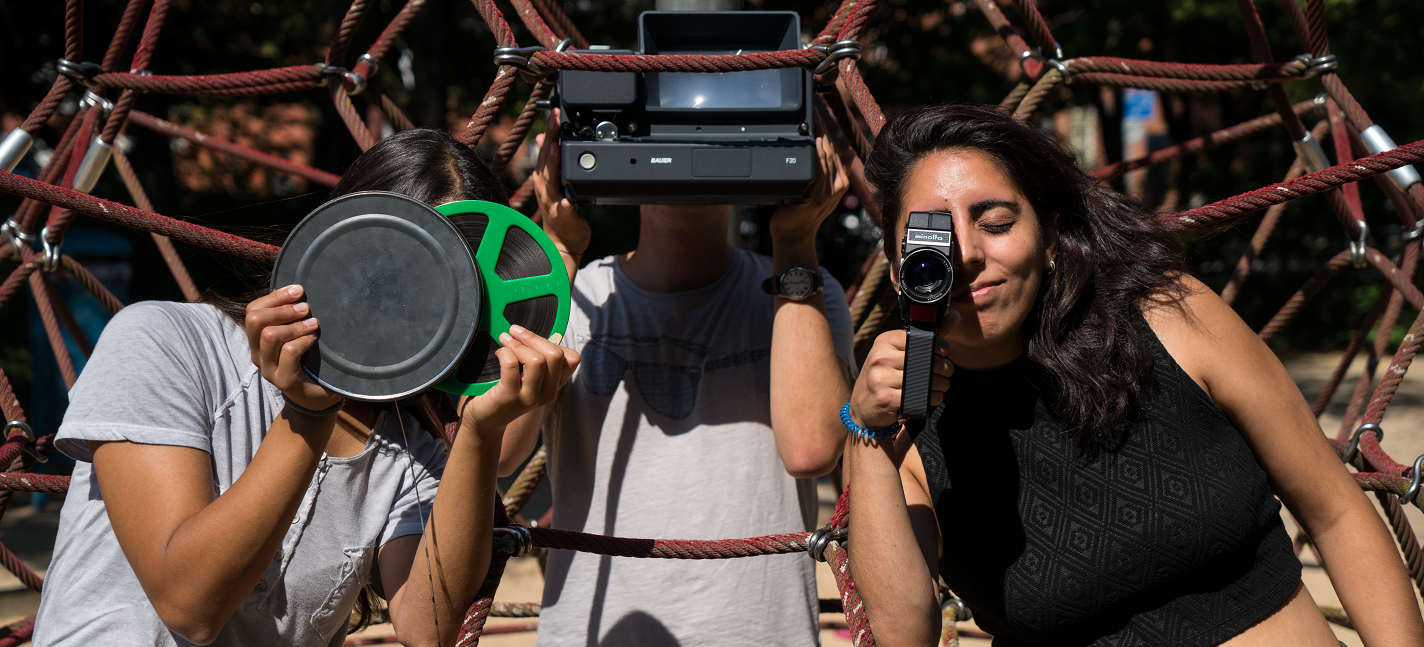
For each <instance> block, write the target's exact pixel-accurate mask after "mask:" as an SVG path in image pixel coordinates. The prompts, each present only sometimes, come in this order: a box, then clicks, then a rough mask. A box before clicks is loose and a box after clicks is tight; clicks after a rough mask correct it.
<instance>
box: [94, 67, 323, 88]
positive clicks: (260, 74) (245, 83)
mask: <svg viewBox="0 0 1424 647" xmlns="http://www.w3.org/2000/svg"><path fill="white" fill-rule="evenodd" d="M321 77H322V69H321V68H320V67H318V66H316V65H292V66H289V67H276V68H271V69H267V70H257V71H254V72H231V73H228V74H194V75H189V76H169V75H153V76H148V75H144V74H135V73H129V72H106V73H104V74H97V75H95V76H94V79H93V80H94V83H96V84H97V85H99V87H104V88H122V89H126V90H139V91H141V92H157V93H160V94H192V95H196V94H215V95H226V96H247V95H257V94H276V93H278V92H279V91H282V92H285V91H292V90H307V89H311V88H315V87H317V83H318V82H320V81H321Z"/></svg>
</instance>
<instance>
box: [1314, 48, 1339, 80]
mask: <svg viewBox="0 0 1424 647" xmlns="http://www.w3.org/2000/svg"><path fill="white" fill-rule="evenodd" d="M1306 65H1309V66H1310V67H1309V68H1307V69H1306V70H1305V78H1307V79H1308V78H1310V77H1312V76H1319V75H1321V74H1325V73H1326V72H1334V71H1335V70H1336V69H1338V68H1339V67H1340V61H1339V60H1337V59H1336V58H1335V55H1334V54H1326V55H1324V56H1316V57H1313V58H1311V59H1310V60H1309V61H1306Z"/></svg>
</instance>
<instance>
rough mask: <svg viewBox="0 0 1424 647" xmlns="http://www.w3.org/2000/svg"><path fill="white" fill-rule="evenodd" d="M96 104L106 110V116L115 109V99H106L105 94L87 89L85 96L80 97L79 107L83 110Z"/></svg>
mask: <svg viewBox="0 0 1424 647" xmlns="http://www.w3.org/2000/svg"><path fill="white" fill-rule="evenodd" d="M94 106H99V109H101V110H103V111H104V117H105V118H107V117H108V116H109V113H111V112H113V111H114V102H113V101H110V100H108V99H105V98H104V97H103V95H100V94H99V93H97V92H95V91H93V90H86V91H85V92H84V96H83V97H81V98H80V99H79V109H80V110H81V111H82V110H88V109H89V108H92V107H94Z"/></svg>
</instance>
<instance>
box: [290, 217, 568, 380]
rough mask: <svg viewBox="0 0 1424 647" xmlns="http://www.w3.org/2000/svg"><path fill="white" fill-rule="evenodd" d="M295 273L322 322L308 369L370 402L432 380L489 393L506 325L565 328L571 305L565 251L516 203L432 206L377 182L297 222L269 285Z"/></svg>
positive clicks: (548, 331)
mask: <svg viewBox="0 0 1424 647" xmlns="http://www.w3.org/2000/svg"><path fill="white" fill-rule="evenodd" d="M290 284H300V285H302V286H304V288H305V290H306V292H305V295H304V298H305V300H306V301H307V303H308V304H309V305H310V307H311V314H312V316H314V317H316V318H317V319H318V320H319V321H321V328H320V330H319V332H318V341H317V345H316V346H315V347H314V348H313V349H312V350H310V351H309V352H307V353H306V354H305V355H303V357H302V367H303V369H304V370H306V372H307V373H308V374H309V375H311V376H312V378H313V379H315V380H316V381H317V382H318V383H320V384H322V385H324V386H326V387H327V388H329V389H331V390H333V391H336V392H338V393H341V394H343V395H346V396H348V397H352V398H355V399H358V400H366V401H374V402H380V401H389V400H396V399H400V398H404V397H407V396H410V395H413V394H416V393H419V392H421V391H424V390H426V389H429V388H431V387H432V386H435V387H437V388H439V389H441V390H443V391H446V392H450V393H456V394H461V395H479V394H481V393H484V392H485V391H488V390H489V389H490V387H492V386H494V384H495V383H497V382H498V381H499V362H498V360H497V359H496V357H495V350H496V349H498V348H499V342H498V338H499V335H500V334H501V333H504V332H507V331H508V330H509V327H510V325H511V324H519V325H521V326H524V327H525V328H528V329H529V330H532V331H534V332H536V333H538V334H540V335H542V336H544V337H551V336H553V335H555V333H558V334H560V335H561V334H562V333H563V331H564V326H565V325H566V324H567V323H568V315H569V307H570V303H569V281H568V276H567V274H566V273H565V271H564V265H563V262H562V261H561V260H560V258H559V252H558V250H557V249H556V248H555V247H554V245H553V242H552V241H550V240H549V238H548V237H547V236H546V235H545V234H544V232H543V231H542V230H541V229H539V227H537V226H535V225H534V223H533V222H531V221H530V220H529V219H528V218H526V217H524V216H523V215H521V214H520V213H519V212H517V211H514V210H513V209H510V208H508V207H505V206H503V205H499V204H495V203H491V202H482V201H462V202H453V203H450V204H446V205H442V206H440V207H438V208H436V209H432V208H431V207H430V206H428V205H426V204H424V203H421V202H418V201H416V200H413V199H411V198H408V197H406V196H403V195H399V194H395V193H388V192H380V191H368V192H361V193H355V194H351V195H346V196H342V197H340V198H337V199H335V200H331V201H330V202H327V203H326V204H323V205H322V206H320V207H318V208H317V209H316V210H314V211H312V213H311V214H309V215H307V217H306V218H304V219H302V221H301V222H300V223H298V224H297V226H296V227H295V228H294V229H293V230H292V233H291V234H290V235H289V236H288V237H287V241H286V243H284V244H283V246H282V251H281V252H280V253H279V254H278V256H277V261H276V264H275V266H274V267H273V272H272V287H273V289H276V288H278V287H281V286H284V285H290ZM554 338H555V339H557V337H554Z"/></svg>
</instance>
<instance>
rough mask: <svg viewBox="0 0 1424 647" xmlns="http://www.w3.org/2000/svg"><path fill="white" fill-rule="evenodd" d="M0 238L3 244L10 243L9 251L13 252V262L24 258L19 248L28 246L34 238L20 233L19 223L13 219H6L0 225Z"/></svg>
mask: <svg viewBox="0 0 1424 647" xmlns="http://www.w3.org/2000/svg"><path fill="white" fill-rule="evenodd" d="M0 238H4V239H5V242H7V243H10V249H11V250H12V251H14V252H15V260H19V259H21V258H24V253H23V252H21V251H20V246H21V245H28V244H29V242H30V240H32V239H33V238H34V237H33V236H31V235H29V234H27V233H25V232H23V231H20V223H17V222H15V219H14V218H13V217H11V218H8V219H6V220H5V223H4V224H0Z"/></svg>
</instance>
